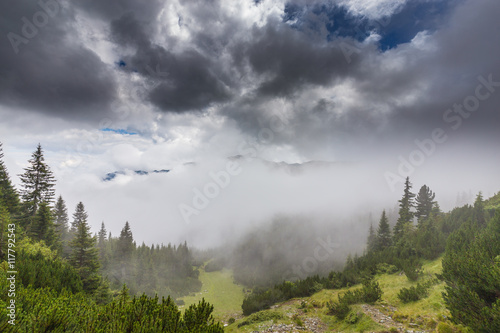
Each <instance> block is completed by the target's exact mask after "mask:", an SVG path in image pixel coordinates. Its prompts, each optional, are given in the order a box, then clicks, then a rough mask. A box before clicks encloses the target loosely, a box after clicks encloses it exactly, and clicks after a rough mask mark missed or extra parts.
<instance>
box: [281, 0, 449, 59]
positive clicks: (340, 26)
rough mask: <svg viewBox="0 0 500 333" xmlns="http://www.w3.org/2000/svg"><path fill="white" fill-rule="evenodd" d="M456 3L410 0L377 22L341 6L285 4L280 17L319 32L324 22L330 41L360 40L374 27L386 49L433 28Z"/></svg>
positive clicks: (301, 27)
mask: <svg viewBox="0 0 500 333" xmlns="http://www.w3.org/2000/svg"><path fill="white" fill-rule="evenodd" d="M456 5H457V1H455V2H452V1H451V0H441V1H438V0H436V1H432V0H430V1H419V0H409V1H408V2H407V3H406V4H405V5H404V6H403V7H402V8H401V9H400V10H399V11H398V12H396V13H394V14H393V15H392V16H391V17H386V18H384V19H382V20H380V22H379V21H376V20H369V19H368V18H366V17H363V16H356V15H353V14H352V13H350V12H349V11H348V10H347V8H345V7H343V6H331V5H328V6H327V5H319V4H315V5H297V4H287V5H286V6H285V14H284V16H283V21H284V22H287V23H291V22H293V23H292V24H291V26H292V27H293V28H294V29H297V30H308V31H317V32H318V33H319V32H320V27H321V26H322V25H323V24H324V26H325V27H326V29H327V30H328V36H327V39H328V40H329V41H331V40H334V39H335V38H337V37H350V38H354V39H356V40H358V41H360V42H361V41H363V40H364V39H366V38H367V37H368V36H369V35H370V33H371V32H372V31H375V32H377V33H378V34H379V35H380V36H381V39H380V41H379V48H380V49H381V50H387V49H391V48H395V47H397V46H398V45H400V44H403V43H408V42H410V41H411V40H412V39H413V38H414V37H415V36H416V35H417V34H418V33H419V32H421V31H431V32H432V31H435V30H436V29H438V28H439V26H440V25H441V23H442V22H445V21H446V20H445V19H446V16H447V15H448V14H449V13H450V11H451V9H452V8H453V7H454V6H456ZM325 18H326V20H325Z"/></svg>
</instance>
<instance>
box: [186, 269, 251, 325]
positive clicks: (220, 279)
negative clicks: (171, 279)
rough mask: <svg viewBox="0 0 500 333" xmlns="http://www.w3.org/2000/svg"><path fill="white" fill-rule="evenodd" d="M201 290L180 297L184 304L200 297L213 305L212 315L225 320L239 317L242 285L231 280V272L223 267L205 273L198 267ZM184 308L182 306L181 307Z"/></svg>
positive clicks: (242, 296)
mask: <svg viewBox="0 0 500 333" xmlns="http://www.w3.org/2000/svg"><path fill="white" fill-rule="evenodd" d="M200 281H201V283H202V287H201V291H200V292H198V293H196V294H194V295H190V296H186V297H183V298H181V299H182V300H183V301H184V302H185V304H187V305H189V304H195V303H198V301H200V300H201V299H202V298H205V300H206V301H207V302H209V303H210V304H212V305H213V306H214V317H215V318H216V319H218V320H224V321H227V320H228V319H229V318H231V317H235V318H236V317H237V316H240V317H241V311H242V310H241V304H242V303H243V298H244V294H243V286H240V285H237V284H235V283H234V282H233V276H232V272H231V271H230V270H227V269H224V270H222V271H218V272H210V273H207V272H205V270H203V269H200ZM182 309H184V307H182Z"/></svg>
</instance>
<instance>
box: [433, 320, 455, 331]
mask: <svg viewBox="0 0 500 333" xmlns="http://www.w3.org/2000/svg"><path fill="white" fill-rule="evenodd" d="M436 331H437V332H438V333H453V328H452V327H451V326H450V325H449V324H447V323H443V322H440V323H439V324H438V325H437V328H436Z"/></svg>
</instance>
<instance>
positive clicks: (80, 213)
mask: <svg viewBox="0 0 500 333" xmlns="http://www.w3.org/2000/svg"><path fill="white" fill-rule="evenodd" d="M88 217H89V216H88V215H87V212H86V211H85V206H84V205H83V203H82V202H81V201H80V202H79V203H78V204H77V205H76V209H75V213H74V214H73V221H71V229H70V233H71V234H72V235H74V234H75V233H76V232H77V230H78V226H79V225H80V224H82V223H87V219H88Z"/></svg>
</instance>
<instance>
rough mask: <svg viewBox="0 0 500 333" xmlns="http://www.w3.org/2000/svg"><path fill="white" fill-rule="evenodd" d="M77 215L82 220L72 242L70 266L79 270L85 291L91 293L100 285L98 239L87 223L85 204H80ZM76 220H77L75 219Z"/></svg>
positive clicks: (77, 225) (77, 226) (76, 225)
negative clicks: (93, 235)
mask: <svg viewBox="0 0 500 333" xmlns="http://www.w3.org/2000/svg"><path fill="white" fill-rule="evenodd" d="M75 215H80V216H81V217H85V218H82V219H80V220H78V223H76V224H75V227H76V230H75V234H74V237H73V239H72V240H71V242H70V247H71V255H70V258H69V262H70V264H71V265H72V266H73V267H74V268H75V269H76V270H77V272H78V274H79V275H80V278H81V279H82V283H83V289H84V290H85V291H87V292H89V293H92V292H94V291H95V290H96V289H97V288H98V287H99V283H100V279H101V277H100V276H99V273H98V272H99V267H100V264H99V252H98V249H97V248H96V242H97V240H96V238H95V237H92V233H91V232H90V226H89V225H88V223H87V213H86V212H85V207H84V206H83V203H81V202H80V203H79V204H78V206H77V210H76V212H75V214H74V215H73V216H75ZM75 220H76V219H75Z"/></svg>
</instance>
